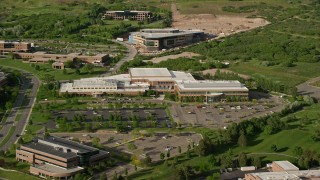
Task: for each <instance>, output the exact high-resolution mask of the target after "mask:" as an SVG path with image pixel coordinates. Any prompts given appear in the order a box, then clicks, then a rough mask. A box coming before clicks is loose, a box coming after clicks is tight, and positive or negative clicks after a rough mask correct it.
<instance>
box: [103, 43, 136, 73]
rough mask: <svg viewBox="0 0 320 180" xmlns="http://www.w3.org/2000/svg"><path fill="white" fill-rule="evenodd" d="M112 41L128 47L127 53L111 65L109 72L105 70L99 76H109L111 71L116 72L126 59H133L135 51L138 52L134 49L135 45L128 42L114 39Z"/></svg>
mask: <svg viewBox="0 0 320 180" xmlns="http://www.w3.org/2000/svg"><path fill="white" fill-rule="evenodd" d="M112 42H115V43H119V44H122V45H124V46H125V47H126V48H127V49H128V53H127V54H126V55H125V57H124V58H122V59H121V60H120V61H119V62H117V64H116V65H115V66H114V67H113V69H112V70H110V71H109V72H106V73H104V74H102V75H101V76H110V75H112V74H113V73H116V72H117V71H118V70H119V68H120V67H121V65H122V64H123V63H124V62H128V61H131V60H133V58H134V57H135V56H136V55H137V53H138V51H137V50H136V48H135V47H133V46H131V45H130V44H128V43H126V42H120V41H116V40H112Z"/></svg>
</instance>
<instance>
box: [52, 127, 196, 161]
mask: <svg viewBox="0 0 320 180" xmlns="http://www.w3.org/2000/svg"><path fill="white" fill-rule="evenodd" d="M142 134H143V133H142ZM53 135H55V136H60V137H64V138H71V139H73V138H78V139H79V140H80V141H82V142H84V143H88V142H91V140H92V138H93V137H98V138H99V139H100V143H101V144H102V145H103V146H105V147H107V148H113V149H116V150H118V151H121V152H125V153H128V154H135V155H136V156H137V157H138V158H141V159H142V158H144V157H145V156H146V155H149V156H150V157H151V159H152V161H153V162H154V161H159V160H160V153H164V154H166V153H167V152H168V151H170V157H173V156H175V155H177V154H179V152H178V147H179V146H180V147H181V152H182V153H183V152H186V151H187V148H188V145H189V144H190V146H192V144H193V143H194V144H198V143H199V141H200V139H201V138H202V137H201V135H200V134H196V133H192V132H185V133H174V134H169V133H154V134H151V135H150V136H145V135H141V134H136V133H133V132H130V133H128V134H121V133H114V132H112V131H106V130H99V131H98V132H96V133H53ZM130 143H133V144H134V146H135V147H136V148H135V149H132V148H129V144H130Z"/></svg>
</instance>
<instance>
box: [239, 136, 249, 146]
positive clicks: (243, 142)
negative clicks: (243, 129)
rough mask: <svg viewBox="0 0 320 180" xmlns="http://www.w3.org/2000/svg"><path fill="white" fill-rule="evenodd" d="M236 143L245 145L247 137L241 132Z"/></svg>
mask: <svg viewBox="0 0 320 180" xmlns="http://www.w3.org/2000/svg"><path fill="white" fill-rule="evenodd" d="M238 145H239V146H241V147H245V146H247V137H246V136H245V135H244V133H241V135H240V137H239V138H238Z"/></svg>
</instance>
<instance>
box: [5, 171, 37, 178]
mask: <svg viewBox="0 0 320 180" xmlns="http://www.w3.org/2000/svg"><path fill="white" fill-rule="evenodd" d="M0 177H1V178H5V179H8V180H16V179H21V180H22V179H23V180H36V179H38V178H36V177H34V176H31V175H28V174H24V173H18V172H8V171H3V170H0Z"/></svg>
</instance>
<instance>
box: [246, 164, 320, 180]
mask: <svg viewBox="0 0 320 180" xmlns="http://www.w3.org/2000/svg"><path fill="white" fill-rule="evenodd" d="M271 171H272V172H254V173H248V174H245V180H307V179H308V180H316V179H317V180H318V179H320V170H299V168H298V167H297V166H295V165H294V164H292V163H291V162H289V161H274V162H272V164H271Z"/></svg>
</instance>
